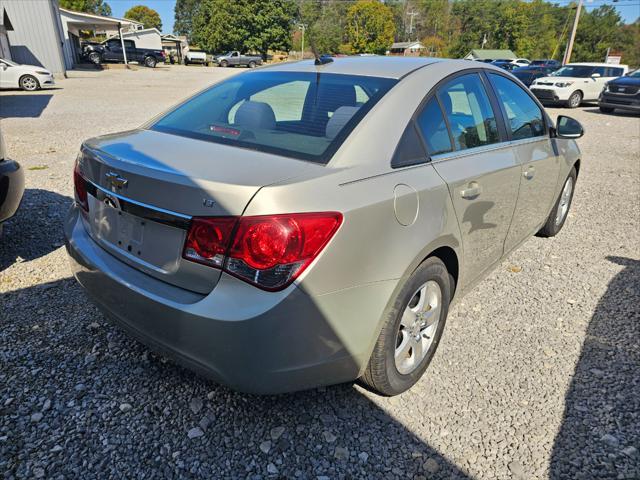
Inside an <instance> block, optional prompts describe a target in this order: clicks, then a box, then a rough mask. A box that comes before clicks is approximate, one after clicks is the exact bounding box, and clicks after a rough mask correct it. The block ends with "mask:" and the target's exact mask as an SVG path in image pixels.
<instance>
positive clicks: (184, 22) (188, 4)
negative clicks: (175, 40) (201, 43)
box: [173, 0, 200, 40]
mask: <svg viewBox="0 0 640 480" xmlns="http://www.w3.org/2000/svg"><path fill="white" fill-rule="evenodd" d="M199 5H200V2H199V1H198V0H177V1H176V6H175V7H174V9H173V12H174V15H175V20H174V23H173V32H174V33H175V34H176V35H185V36H186V37H187V39H188V40H191V35H192V31H193V17H195V15H196V13H197V11H198V6H199Z"/></svg>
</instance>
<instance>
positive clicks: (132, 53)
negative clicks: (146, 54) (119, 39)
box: [124, 40, 143, 62]
mask: <svg viewBox="0 0 640 480" xmlns="http://www.w3.org/2000/svg"><path fill="white" fill-rule="evenodd" d="M124 49H125V52H126V53H127V61H132V60H133V61H136V62H138V61H142V60H143V59H142V58H139V56H138V52H137V50H136V44H135V43H134V41H133V40H125V41H124Z"/></svg>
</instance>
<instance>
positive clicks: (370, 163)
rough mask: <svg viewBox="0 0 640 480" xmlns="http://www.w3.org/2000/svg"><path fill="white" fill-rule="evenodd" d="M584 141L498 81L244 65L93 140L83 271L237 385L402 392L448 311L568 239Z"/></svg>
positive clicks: (429, 62) (137, 324) (424, 65)
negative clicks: (146, 118)
mask: <svg viewBox="0 0 640 480" xmlns="http://www.w3.org/2000/svg"><path fill="white" fill-rule="evenodd" d="M321 58H322V57H321ZM318 63H319V64H318ZM582 134H583V129H582V127H581V126H580V124H579V123H578V122H577V121H575V120H573V119H571V118H569V117H566V116H560V117H558V121H557V122H556V123H555V124H554V123H553V122H552V120H551V119H550V118H549V117H548V116H547V113H546V112H545V110H544V108H543V107H542V105H541V104H540V103H539V102H538V101H537V100H536V99H535V97H534V96H533V95H532V94H531V92H530V91H529V90H528V89H526V88H525V87H523V86H522V85H520V83H519V82H517V81H516V80H515V79H514V78H513V77H512V76H511V75H510V74H509V73H507V72H505V71H503V70H501V69H499V68H496V67H494V66H492V65H479V64H474V63H471V62H468V61H465V60H443V59H432V58H421V57H404V58H398V57H387V56H376V57H357V56H352V57H346V58H332V59H327V58H326V57H325V60H324V61H323V62H316V61H314V60H302V61H299V62H290V63H281V64H276V65H272V66H269V67H267V68H263V69H258V70H252V71H248V72H246V73H244V74H240V75H234V76H233V77H232V78H227V79H225V80H223V81H222V82H220V83H217V84H215V85H213V86H211V87H210V88H208V89H206V90H204V91H202V92H200V93H198V94H196V95H195V96H193V97H191V98H189V99H188V100H186V101H185V102H183V103H182V104H180V105H178V106H176V107H175V108H173V109H171V110H169V111H168V112H167V113H165V114H164V115H162V116H160V117H157V118H156V119H154V120H153V121H152V122H150V123H148V124H146V125H144V126H142V127H140V128H137V129H134V130H129V131H125V132H121V133H115V134H109V135H105V136H101V137H97V138H93V139H89V140H87V141H85V142H84V143H83V144H82V146H81V150H80V152H79V155H78V157H77V160H76V165H75V168H74V184H75V203H74V205H73V206H72V207H71V209H70V211H69V215H68V217H67V221H66V222H65V236H66V248H67V251H68V253H69V257H70V263H71V269H72V271H73V274H74V276H75V277H76V279H77V280H78V282H79V283H80V284H81V285H82V286H83V287H84V288H85V290H86V291H87V293H88V294H89V297H90V298H91V299H93V300H94V301H95V303H96V304H97V305H98V306H99V308H100V309H101V310H102V311H103V312H104V313H105V314H106V316H107V318H109V319H111V320H112V321H114V322H115V323H117V324H119V325H121V326H122V327H124V328H125V330H127V331H128V332H129V333H130V334H132V335H133V336H135V337H137V338H138V339H140V340H142V341H143V342H145V343H147V344H148V345H150V346H151V347H152V348H157V349H159V350H160V351H163V352H165V353H168V354H171V355H172V356H173V357H174V358H176V359H177V360H178V361H182V362H183V363H185V364H186V365H188V366H190V367H191V368H193V369H195V370H197V371H199V372H201V373H205V374H207V375H209V376H210V377H212V378H214V379H217V380H218V381H220V382H221V383H224V384H227V385H229V386H231V387H233V388H236V389H239V390H242V391H250V392H254V393H278V392H286V391H293V390H300V389H306V388H314V387H317V386H319V385H329V384H336V383H342V382H347V381H352V380H354V379H356V378H360V379H361V381H362V382H363V383H365V384H366V385H367V386H368V387H369V388H371V389H373V390H375V391H377V392H379V393H382V394H384V395H395V394H398V393H400V392H402V391H404V390H406V389H408V388H410V387H411V386H412V385H414V384H415V383H416V382H417V381H418V380H419V379H420V377H421V376H422V375H423V373H424V372H425V370H426V369H427V367H428V365H429V363H430V362H431V359H432V358H433V356H434V354H435V352H436V348H437V347H438V343H439V341H440V339H441V337H442V333H443V331H444V327H445V321H446V317H447V311H448V308H449V304H450V302H451V301H454V300H455V301H457V300H459V299H462V298H463V295H464V294H465V293H466V292H468V291H469V290H470V289H471V288H472V287H473V285H475V284H476V283H478V282H479V280H480V279H482V278H483V277H484V276H485V275H487V274H488V272H490V271H491V270H492V269H494V268H495V267H497V266H499V265H501V262H502V260H503V259H504V258H505V257H506V256H507V255H509V253H510V252H511V251H513V250H515V249H516V248H517V247H518V246H519V245H521V244H522V243H523V242H524V241H525V240H526V239H527V238H529V237H530V236H531V235H534V234H538V235H539V236H543V237H552V236H554V235H556V234H557V233H558V232H559V231H560V230H561V229H562V227H563V225H564V223H565V220H566V219H567V218H568V212H569V208H570V206H571V199H572V196H573V192H574V187H575V185H576V179H577V176H578V171H579V166H580V159H581V154H580V150H579V148H578V146H577V144H576V142H575V139H576V138H579V137H580V136H581V135H582ZM167 192H170V194H167ZM549 248H550V249H552V248H553V246H552V245H550V246H549ZM526 288H527V286H526V285H523V286H522V290H523V291H526ZM488 294H490V292H488ZM514 308H517V306H515V307H514ZM506 314H508V312H507V313H506ZM451 344H452V345H453V344H455V341H452V342H451ZM496 348H499V346H496Z"/></svg>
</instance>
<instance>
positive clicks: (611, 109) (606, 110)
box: [600, 107, 615, 113]
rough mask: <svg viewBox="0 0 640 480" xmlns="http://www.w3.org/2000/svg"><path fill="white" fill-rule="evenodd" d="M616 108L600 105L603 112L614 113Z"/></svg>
mask: <svg viewBox="0 0 640 480" xmlns="http://www.w3.org/2000/svg"><path fill="white" fill-rule="evenodd" d="M614 110H615V108H611V107H600V111H601V112H602V113H613V111H614Z"/></svg>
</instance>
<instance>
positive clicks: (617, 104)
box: [598, 70, 640, 113]
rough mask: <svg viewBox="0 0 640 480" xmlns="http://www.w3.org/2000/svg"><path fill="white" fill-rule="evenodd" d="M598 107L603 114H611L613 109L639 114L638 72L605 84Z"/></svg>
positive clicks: (639, 86) (639, 75)
mask: <svg viewBox="0 0 640 480" xmlns="http://www.w3.org/2000/svg"><path fill="white" fill-rule="evenodd" d="M598 106H599V107H600V111H602V112H604V113H611V112H613V111H614V110H615V109H618V110H628V111H630V112H636V113H638V112H640V70H635V71H633V72H631V73H630V74H628V75H626V76H624V77H619V78H616V79H613V80H611V81H609V82H607V84H606V85H605V87H604V89H603V90H602V93H601V94H600V98H599V99H598Z"/></svg>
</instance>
